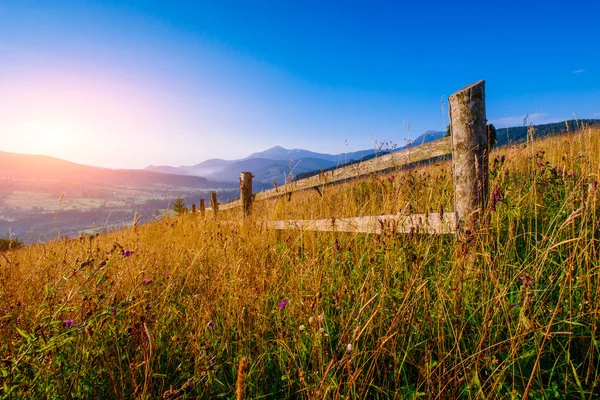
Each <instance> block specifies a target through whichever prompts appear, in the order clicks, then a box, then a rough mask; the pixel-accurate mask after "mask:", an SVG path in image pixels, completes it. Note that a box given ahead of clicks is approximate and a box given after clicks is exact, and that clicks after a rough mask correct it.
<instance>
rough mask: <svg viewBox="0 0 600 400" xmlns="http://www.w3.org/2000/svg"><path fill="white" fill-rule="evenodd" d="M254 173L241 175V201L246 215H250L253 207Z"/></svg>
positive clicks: (242, 173)
mask: <svg viewBox="0 0 600 400" xmlns="http://www.w3.org/2000/svg"><path fill="white" fill-rule="evenodd" d="M252 177H253V175H252V172H241V173H240V200H241V201H242V212H243V214H244V215H248V214H250V207H251V206H252Z"/></svg>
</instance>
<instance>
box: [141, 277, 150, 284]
mask: <svg viewBox="0 0 600 400" xmlns="http://www.w3.org/2000/svg"><path fill="white" fill-rule="evenodd" d="M142 283H143V284H144V285H149V284H151V283H152V279H148V278H146V279H144V280H143V281H142Z"/></svg>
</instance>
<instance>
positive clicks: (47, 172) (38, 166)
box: [0, 152, 209, 188]
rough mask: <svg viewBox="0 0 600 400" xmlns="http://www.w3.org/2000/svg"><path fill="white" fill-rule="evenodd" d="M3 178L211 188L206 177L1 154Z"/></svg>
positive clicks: (0, 168)
mask: <svg viewBox="0 0 600 400" xmlns="http://www.w3.org/2000/svg"><path fill="white" fill-rule="evenodd" d="M0 177H3V178H10V179H20V180H23V179H25V180H36V179H49V180H57V181H68V182H79V183H86V184H93V185H108V186H112V185H131V186H135V185H151V184H161V185H172V186H186V187H192V188H204V187H208V186H209V181H208V179H206V178H203V177H199V176H182V175H173V174H164V173H158V172H151V171H143V170H129V169H119V170H115V169H108V168H97V167H90V166H86V165H81V164H76V163H72V162H69V161H65V160H60V159H58V158H54V157H48V156H38V155H29V154H18V153H7V152H0Z"/></svg>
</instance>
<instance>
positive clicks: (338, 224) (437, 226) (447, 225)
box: [265, 213, 456, 235]
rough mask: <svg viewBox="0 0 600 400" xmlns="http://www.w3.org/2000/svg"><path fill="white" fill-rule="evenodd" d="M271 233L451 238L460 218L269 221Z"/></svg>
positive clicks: (414, 216)
mask: <svg viewBox="0 0 600 400" xmlns="http://www.w3.org/2000/svg"><path fill="white" fill-rule="evenodd" d="M265 224H266V226H268V227H269V228H271V229H298V230H308V231H323V232H353V233H372V234H377V235H379V234H381V233H384V232H390V233H428V234H449V233H455V231H456V214H455V213H445V214H443V215H441V214H411V215H400V214H389V215H377V216H366V217H353V218H328V219H317V220H288V221H265Z"/></svg>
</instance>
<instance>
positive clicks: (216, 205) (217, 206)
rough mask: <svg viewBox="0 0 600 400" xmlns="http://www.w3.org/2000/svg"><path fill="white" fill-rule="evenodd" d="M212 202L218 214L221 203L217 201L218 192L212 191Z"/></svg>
mask: <svg viewBox="0 0 600 400" xmlns="http://www.w3.org/2000/svg"><path fill="white" fill-rule="evenodd" d="M210 203H211V206H212V209H213V211H214V212H215V216H216V215H217V211H219V203H217V192H210Z"/></svg>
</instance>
